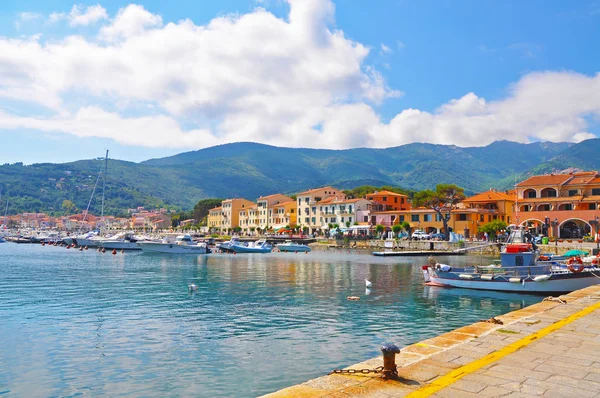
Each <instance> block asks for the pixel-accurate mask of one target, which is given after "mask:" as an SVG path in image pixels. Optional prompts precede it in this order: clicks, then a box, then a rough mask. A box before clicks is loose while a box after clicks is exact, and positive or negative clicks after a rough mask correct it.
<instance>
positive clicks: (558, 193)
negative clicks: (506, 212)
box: [515, 171, 600, 239]
mask: <svg viewBox="0 0 600 398" xmlns="http://www.w3.org/2000/svg"><path fill="white" fill-rule="evenodd" d="M517 197H518V199H517V208H518V217H517V214H515V217H517V223H518V224H519V225H524V226H526V227H527V228H529V229H530V230H532V232H534V233H541V234H544V235H547V236H554V237H558V238H563V239H571V238H572V239H581V238H583V237H584V236H585V235H591V234H593V235H597V234H598V227H600V211H599V210H598V209H599V206H600V174H598V172H596V171H588V172H578V173H569V174H549V175H537V176H532V177H529V178H528V179H526V180H525V181H522V182H520V183H519V184H517Z"/></svg>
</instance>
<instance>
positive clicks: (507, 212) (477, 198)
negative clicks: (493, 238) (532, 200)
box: [454, 189, 516, 238]
mask: <svg viewBox="0 0 600 398" xmlns="http://www.w3.org/2000/svg"><path fill="white" fill-rule="evenodd" d="M515 201H516V193H515V191H514V190H512V191H499V190H496V189H490V190H489V191H485V192H481V193H478V194H477V195H473V196H471V197H468V198H466V199H465V200H463V201H462V202H461V203H460V204H459V209H456V210H455V211H454V213H455V214H456V216H455V217H454V218H455V219H456V220H455V221H464V222H466V224H467V225H466V226H464V227H463V228H464V229H463V230H461V229H456V228H455V229H454V231H455V232H457V233H462V234H464V235H465V237H467V238H468V237H470V236H471V235H475V234H477V233H478V231H479V227H480V226H482V225H484V224H487V223H489V222H492V221H495V220H500V221H503V222H505V223H506V224H507V225H510V224H512V223H513V222H515V218H514V213H515Z"/></svg>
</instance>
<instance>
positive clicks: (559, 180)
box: [517, 174, 572, 187]
mask: <svg viewBox="0 0 600 398" xmlns="http://www.w3.org/2000/svg"><path fill="white" fill-rule="evenodd" d="M571 177H572V176H571V175H569V174H548V175H541V176H533V177H529V178H528V179H526V180H525V181H521V182H520V183H518V184H517V186H518V187H528V186H533V185H536V186H537V185H562V184H564V183H565V182H567V181H569V179H571Z"/></svg>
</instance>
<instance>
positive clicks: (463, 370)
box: [407, 302, 600, 398]
mask: <svg viewBox="0 0 600 398" xmlns="http://www.w3.org/2000/svg"><path fill="white" fill-rule="evenodd" d="M597 309H600V302H598V303H596V304H593V305H591V306H589V307H586V308H584V309H583V310H581V311H579V312H576V313H575V314H573V315H569V316H568V317H566V318H563V319H561V320H560V321H557V322H555V323H553V324H552V325H550V326H546V327H545V328H543V329H541V330H538V331H537V332H535V333H533V334H530V335H529V336H526V337H524V338H522V339H521V340H518V341H515V342H514V343H512V344H509V345H507V346H506V347H504V348H501V349H499V350H498V351H494V352H492V353H491V354H488V355H486V356H484V357H483V358H479V359H477V360H475V361H473V362H471V363H468V364H466V365H464V366H461V367H460V368H457V369H454V370H453V371H451V372H449V373H448V374H446V375H444V376H441V377H440V378H438V379H436V380H434V381H433V382H431V383H429V384H426V385H424V386H422V387H421V388H419V389H417V390H415V391H413V392H412V393H410V394H408V395H407V397H413V398H414V397H428V396H430V395H431V394H434V393H436V392H438V391H439V390H441V389H443V388H446V387H448V386H450V385H451V384H453V383H455V382H457V381H458V380H460V379H462V378H463V377H465V376H466V375H468V374H470V373H473V372H475V371H477V370H479V369H481V368H483V367H484V366H486V365H489V364H491V363H494V362H496V361H497V360H499V359H501V358H503V357H505V356H507V355H508V354H512V353H513V352H515V351H518V350H520V349H521V348H523V347H526V346H528V345H529V344H531V343H533V342H534V341H536V340H538V339H540V338H542V337H544V336H546V335H548V334H550V333H552V332H554V331H556V330H558V329H560V328H562V327H564V326H566V325H568V324H569V323H571V322H574V321H576V320H578V319H579V318H582V317H584V316H586V315H588V314H590V313H592V312H594V311H595V310H597Z"/></svg>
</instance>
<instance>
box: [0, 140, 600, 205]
mask: <svg viewBox="0 0 600 398" xmlns="http://www.w3.org/2000/svg"><path fill="white" fill-rule="evenodd" d="M598 154H600V140H599V139H594V140H588V141H584V142H581V143H579V144H569V143H547V142H542V143H532V144H519V143H514V142H508V141H498V142H494V143H492V144H490V145H488V146H486V147H471V148H462V147H457V146H447V145H432V144H418V143H415V144H408V145H403V146H399V147H393V148H386V149H369V148H358V149H348V150H324V149H305V148H279V147H273V146H269V145H263V144H256V143H247V142H242V143H234V144H226V145H219V146H215V147H211V148H206V149H202V150H198V151H192V152H185V153H181V154H178V155H175V156H170V157H165V158H161V159H151V160H147V161H145V162H141V163H132V162H126V161H121V160H114V159H111V160H109V166H108V174H107V186H106V206H105V212H106V213H107V214H120V213H121V214H122V213H124V212H125V211H126V209H127V208H132V207H137V206H145V207H152V208H154V207H170V208H179V209H191V208H192V207H193V206H194V204H195V203H196V202H197V201H198V200H200V199H203V198H209V197H245V198H248V199H252V200H253V199H256V198H257V197H259V196H261V195H268V194H272V193H276V192H282V193H288V194H293V193H296V192H300V191H303V190H306V189H309V188H313V187H318V186H323V185H334V186H336V187H338V188H340V189H351V188H354V187H357V186H360V185H373V186H383V185H388V186H397V187H402V188H404V189H408V190H420V189H424V188H433V187H434V186H435V185H436V184H438V183H454V184H457V185H459V186H462V187H464V188H465V190H466V192H467V193H475V192H478V191H481V190H486V189H489V188H490V187H496V188H501V189H504V188H509V187H512V186H513V184H514V180H515V177H516V179H517V180H521V179H522V178H524V177H525V176H527V175H530V174H532V173H542V172H549V171H556V170H562V169H566V168H568V167H576V168H581V169H586V170H591V169H595V170H597V169H600V156H597V155H598ZM101 167H102V161H101V160H97V159H96V160H81V161H77V162H71V163H63V164H50V163H43V164H33V165H29V166H25V165H23V164H20V163H17V164H10V165H9V164H5V165H2V166H0V189H2V191H3V195H4V198H6V196H8V197H9V200H10V209H9V211H10V213H11V214H14V213H15V212H22V211H47V212H51V213H54V214H58V213H60V212H61V211H62V209H61V204H62V201H63V200H65V199H69V200H71V201H73V202H74V203H75V204H76V206H77V207H78V208H79V209H85V208H86V206H87V202H88V201H89V198H90V195H91V191H92V189H93V187H94V184H95V181H96V178H97V175H98V172H99V171H100V169H101ZM100 187H101V184H100ZM100 197H101V195H100V194H99V193H98V194H96V195H95V196H94V198H95V199H94V200H93V201H92V204H91V211H92V212H94V213H98V212H99V206H100V204H99V202H100Z"/></svg>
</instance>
